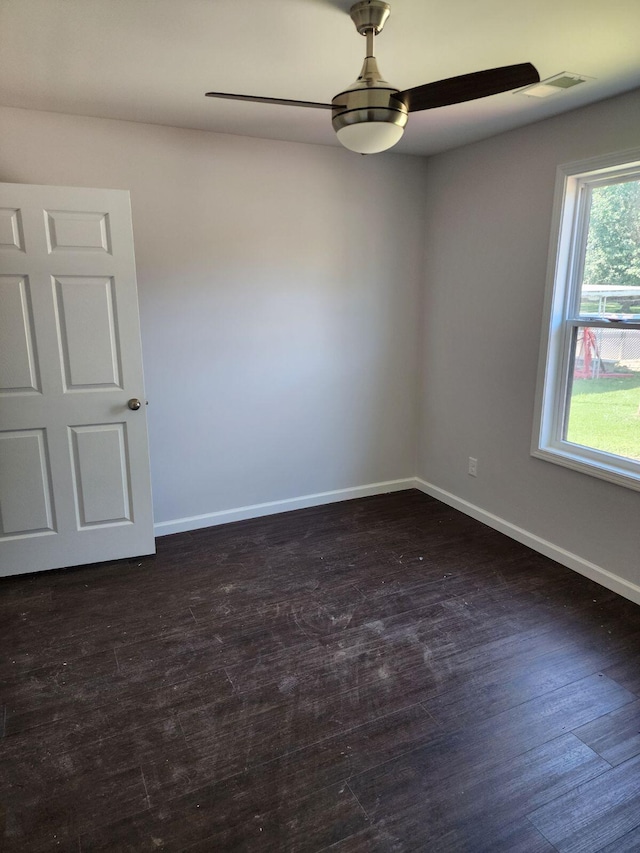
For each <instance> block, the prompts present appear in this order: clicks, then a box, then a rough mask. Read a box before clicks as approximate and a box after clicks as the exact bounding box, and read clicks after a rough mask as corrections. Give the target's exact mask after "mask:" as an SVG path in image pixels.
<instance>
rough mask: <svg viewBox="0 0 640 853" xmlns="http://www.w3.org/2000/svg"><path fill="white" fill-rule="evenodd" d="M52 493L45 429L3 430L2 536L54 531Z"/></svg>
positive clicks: (0, 440) (0, 471)
mask: <svg viewBox="0 0 640 853" xmlns="http://www.w3.org/2000/svg"><path fill="white" fill-rule="evenodd" d="M51 497H52V496H51V478H50V476H49V459H48V452H47V444H46V433H45V430H43V429H32V430H27V429H25V430H16V431H14V432H3V433H0V509H1V513H2V514H1V517H0V523H1V524H2V529H1V531H0V533H1V535H2V537H4V538H6V537H9V536H14V537H15V536H22V537H24V536H29V535H33V534H35V533H46V532H53V530H54V527H53V512H52V503H53V501H52V499H51Z"/></svg>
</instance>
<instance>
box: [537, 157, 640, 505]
mask: <svg viewBox="0 0 640 853" xmlns="http://www.w3.org/2000/svg"><path fill="white" fill-rule="evenodd" d="M639 170H640V148H634V149H631V150H628V151H620V152H617V153H615V154H610V155H605V156H602V157H594V158H591V159H589V160H580V161H577V162H573V163H565V164H563V165H561V166H559V167H558V170H557V174H556V187H555V195H554V206H553V216H552V221H551V238H550V241H549V259H548V263H547V283H546V291H545V302H544V311H543V322H542V338H541V343H540V360H539V364H538V381H537V390H536V400H535V415H534V431H533V440H532V445H531V454H532V456H535V457H537V458H538V459H544V460H546V461H548V462H554V463H556V464H558V465H563V466H565V467H567V468H572V469H573V470H574V471H581V472H582V473H585V474H589V475H591V476H593V477H599V478H600V479H603V480H608V481H609V482H612V483H618V484H619V485H622V486H626V487H627V488H631V489H636V490H639V491H640V463H639V462H633V461H631V460H625V459H623V458H621V457H619V456H614V455H613V454H610V453H605V452H604V451H599V450H594V449H591V448H588V447H582V446H580V445H576V444H573V443H571V442H569V441H566V440H565V439H563V438H562V428H563V424H564V421H565V407H566V401H567V394H566V388H567V380H568V373H569V364H568V359H569V347H568V346H567V344H566V337H567V334H568V333H567V327H568V325H569V324H570V321H569V320H568V319H567V315H568V314H570V310H569V309H570V306H569V305H568V300H569V297H570V295H571V287H570V285H569V284H568V281H571V280H572V278H571V277H572V276H576V275H580V273H581V270H580V269H579V267H580V265H581V264H582V262H583V258H582V257H581V253H580V251H579V248H580V247H581V246H582V245H584V236H585V230H586V228H587V226H588V222H587V221H586V217H585V216H584V215H583V210H584V208H583V205H581V203H580V198H581V193H584V192H585V189H584V188H585V185H586V184H588V185H589V186H593V185H594V184H595V183H596V182H598V174H599V173H600V174H601V175H602V183H611V182H612V178H615V179H619V178H623V177H625V175H636V174H638V171H639ZM638 177H640V175H639V176H638ZM580 220H582V221H580ZM576 235H579V237H580V239H576ZM616 325H618V324H616ZM589 326H590V327H593V328H595V327H598V326H599V327H606V328H611V327H612V326H611V324H610V323H608V322H607V321H597V320H594V321H591V322H590V323H589ZM624 327H625V328H637V329H640V319H639V320H637V321H626V322H625V323H624Z"/></svg>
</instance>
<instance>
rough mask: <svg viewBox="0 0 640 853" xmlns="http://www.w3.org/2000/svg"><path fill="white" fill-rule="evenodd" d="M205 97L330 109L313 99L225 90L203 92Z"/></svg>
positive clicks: (329, 105) (327, 105)
mask: <svg viewBox="0 0 640 853" xmlns="http://www.w3.org/2000/svg"><path fill="white" fill-rule="evenodd" d="M205 95H206V97H207V98H227V99H228V100H230V101H255V102H256V103H258V104H282V105H283V106H287V107H313V108H314V109H318V110H330V109H331V104H318V103H316V102H315V101H289V100H287V99H286V98H262V97H260V96H259V95H230V94H229V93H227V92H205Z"/></svg>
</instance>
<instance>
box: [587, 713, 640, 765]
mask: <svg viewBox="0 0 640 853" xmlns="http://www.w3.org/2000/svg"><path fill="white" fill-rule="evenodd" d="M573 733H574V734H575V735H576V737H579V738H580V740H581V741H582V742H583V743H586V744H587V746H590V747H591V749H593V750H594V752H597V753H598V755H601V756H602V757H603V758H604V759H605V760H606V761H608V762H609V764H611V765H613V766H615V765H617V764H622V762H623V761H627V760H628V759H629V758H633V757H634V756H636V755H640V700H638V701H637V702H631V703H630V704H629V705H624V706H623V707H622V708H618V709H617V710H615V711H611V713H609V714H605V715H604V716H602V717H598V719H596V720H593V721H592V722H591V723H587V724H586V725H584V726H580V728H577V729H574V731H573Z"/></svg>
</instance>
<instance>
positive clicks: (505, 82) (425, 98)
mask: <svg viewBox="0 0 640 853" xmlns="http://www.w3.org/2000/svg"><path fill="white" fill-rule="evenodd" d="M539 82H540V75H539V74H538V72H537V70H536V69H535V68H534V67H533V65H531V63H530V62H523V63H521V64H520V65H505V66H503V67H502V68H490V69H488V70H487V71H475V72H474V73H473V74H462V75H461V76H460V77H449V78H448V79H446V80H438V81H436V82H435V83H425V84H424V86H415V87H414V88H413V89H405V91H404V92H398V94H397V95H396V97H397V98H399V99H400V100H401V101H404V103H405V104H406V105H407V107H408V109H409V112H410V113H415V112H418V111H419V110H432V109H434V108H435V107H447V106H449V105H450V104H460V103H462V102H463V101H473V100H475V99H476V98H486V97H488V96H489V95H497V94H499V93H500V92H508V91H510V90H511V89H519V88H520V86H528V85H529V84H530V83H539Z"/></svg>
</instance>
